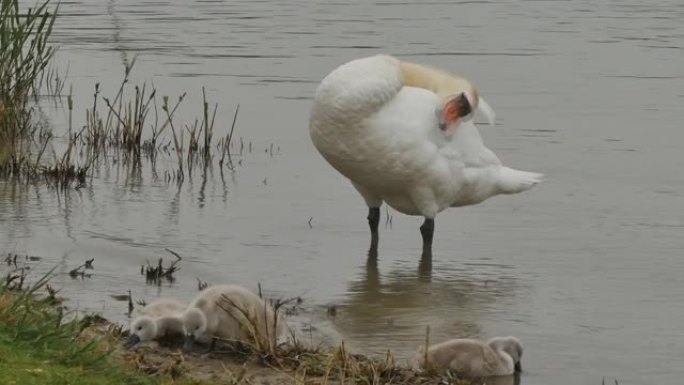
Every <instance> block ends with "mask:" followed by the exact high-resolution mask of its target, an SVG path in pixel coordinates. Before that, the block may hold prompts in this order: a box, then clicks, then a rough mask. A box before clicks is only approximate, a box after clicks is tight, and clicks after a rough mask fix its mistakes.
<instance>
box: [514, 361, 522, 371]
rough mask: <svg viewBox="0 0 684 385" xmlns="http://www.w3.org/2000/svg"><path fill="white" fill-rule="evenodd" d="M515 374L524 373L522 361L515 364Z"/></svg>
mask: <svg viewBox="0 0 684 385" xmlns="http://www.w3.org/2000/svg"><path fill="white" fill-rule="evenodd" d="M515 372H516V373H520V372H522V365H520V361H518V362H516V363H515Z"/></svg>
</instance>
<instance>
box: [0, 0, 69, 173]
mask: <svg viewBox="0 0 684 385" xmlns="http://www.w3.org/2000/svg"><path fill="white" fill-rule="evenodd" d="M48 4H49V0H46V1H44V2H42V3H38V4H37V5H36V6H35V7H33V8H28V9H27V10H20V8H19V0H2V1H0V172H2V173H3V174H8V175H12V174H18V173H20V172H21V171H22V170H24V169H25V168H27V167H31V165H33V164H34V161H32V156H31V154H32V153H33V152H34V148H35V147H36V146H35V145H36V143H35V139H36V137H38V138H39V139H41V138H42V139H44V140H45V141H47V140H49V138H45V136H44V135H39V134H40V133H39V132H38V127H37V126H36V125H35V124H34V120H33V108H32V104H31V102H30V100H29V98H30V96H31V94H32V91H33V90H34V88H35V87H36V83H37V82H39V81H40V79H41V77H42V74H43V71H44V70H45V68H46V66H47V65H48V64H49V62H50V60H51V59H52V56H53V54H54V48H53V47H52V46H50V45H48V38H49V37H50V34H51V32H52V27H53V25H54V22H55V17H56V12H57V7H55V9H50V7H49V6H48ZM37 147H38V148H41V146H40V145H39V146H37ZM42 147H43V148H44V146H42ZM38 157H40V155H38Z"/></svg>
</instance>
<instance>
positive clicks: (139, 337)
mask: <svg viewBox="0 0 684 385" xmlns="http://www.w3.org/2000/svg"><path fill="white" fill-rule="evenodd" d="M186 308H187V305H186V304H184V303H182V302H180V301H178V300H176V299H174V298H158V299H155V300H154V301H152V302H150V303H149V304H147V305H146V306H145V307H143V308H142V309H141V310H140V312H139V314H140V316H139V317H136V318H135V319H134V320H133V322H131V328H130V329H131V330H130V333H131V334H130V335H129V337H128V339H127V340H126V342H125V343H124V346H125V347H126V348H131V347H133V346H134V345H136V344H137V343H139V342H145V341H150V340H154V339H157V338H159V337H164V336H166V335H173V334H178V335H179V336H180V335H182V333H183V323H182V320H181V318H180V315H181V314H182V313H183V312H184V311H185V309H186Z"/></svg>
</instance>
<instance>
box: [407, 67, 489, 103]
mask: <svg viewBox="0 0 684 385" xmlns="http://www.w3.org/2000/svg"><path fill="white" fill-rule="evenodd" d="M399 68H400V71H401V81H402V83H403V84H404V85H405V86H408V87H416V88H424V89H426V90H430V91H432V92H434V93H435V94H437V95H438V96H439V97H440V98H441V99H443V100H444V99H446V98H448V97H449V96H453V95H455V94H458V93H460V92H466V93H468V94H469V95H470V96H471V97H472V103H473V108H474V109H477V105H478V100H479V97H478V93H477V89H476V88H475V87H474V86H473V85H472V84H470V82H469V81H468V80H466V79H464V78H462V77H459V76H456V75H453V74H450V73H448V72H445V71H441V70H438V69H435V68H431V67H427V66H424V65H421V64H417V63H410V62H405V61H400V62H399Z"/></svg>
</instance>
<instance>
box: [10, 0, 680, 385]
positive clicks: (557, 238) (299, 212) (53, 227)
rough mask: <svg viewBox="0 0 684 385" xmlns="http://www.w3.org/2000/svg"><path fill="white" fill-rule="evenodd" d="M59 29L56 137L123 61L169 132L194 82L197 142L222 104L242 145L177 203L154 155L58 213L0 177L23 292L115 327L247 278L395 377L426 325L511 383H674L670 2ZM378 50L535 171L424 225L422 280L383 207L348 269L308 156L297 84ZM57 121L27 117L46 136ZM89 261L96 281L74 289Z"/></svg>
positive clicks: (102, 11) (39, 193) (345, 240)
mask: <svg viewBox="0 0 684 385" xmlns="http://www.w3.org/2000/svg"><path fill="white" fill-rule="evenodd" d="M60 10H61V12H62V13H63V15H62V16H61V18H60V19H59V20H58V22H57V24H56V26H55V32H54V37H53V41H54V43H56V44H58V45H59V46H60V50H59V53H58V55H57V63H58V64H59V68H61V69H65V68H67V66H68V68H69V78H68V84H70V85H73V94H74V100H75V115H74V126H77V127H79V126H81V125H82V124H83V122H84V121H85V108H86V107H88V106H90V105H91V103H92V94H93V92H94V87H95V83H98V82H99V83H100V87H101V89H102V90H103V91H102V92H103V94H105V95H108V96H109V97H111V96H113V95H114V94H115V92H116V90H117V89H118V85H119V82H120V79H121V77H122V75H123V66H124V63H130V62H131V61H132V60H133V57H134V56H135V55H136V54H137V55H139V56H138V57H137V62H136V64H135V67H134V70H133V73H132V79H131V84H140V83H142V82H143V81H147V82H148V84H149V82H154V85H155V87H156V88H157V89H158V92H159V94H160V95H170V96H171V98H172V99H174V98H176V97H177V96H178V95H179V94H180V93H181V92H183V91H187V92H188V98H187V99H186V101H185V102H184V104H183V106H182V108H181V109H180V110H179V113H178V119H179V120H180V121H185V122H188V123H190V122H192V120H193V119H194V118H195V117H196V116H198V115H199V112H200V111H201V109H200V106H201V87H202V86H204V87H206V93H207V96H208V98H209V100H210V101H211V102H212V103H213V102H218V103H219V110H218V114H217V119H216V122H217V123H216V131H217V134H216V136H217V137H218V136H219V135H225V134H226V132H227V131H228V130H229V129H230V123H231V121H232V117H233V113H234V110H235V106H236V105H237V104H238V103H239V104H240V114H239V118H238V123H237V127H236V137H242V138H243V140H244V143H245V145H247V144H248V143H251V144H252V147H253V148H252V152H251V153H250V152H249V151H248V150H247V149H245V150H244V151H243V154H242V155H241V156H240V155H236V160H240V161H241V162H242V165H240V166H238V167H237V168H236V170H235V171H234V172H230V171H229V170H224V177H223V178H221V176H220V170H219V168H218V165H216V164H214V165H213V167H209V168H208V169H207V170H206V171H204V170H202V169H201V168H200V169H198V170H196V171H195V172H194V173H193V175H192V177H191V178H190V177H186V180H185V183H183V185H182V186H181V187H180V188H179V187H178V186H177V185H176V184H174V183H167V182H166V181H165V180H164V175H165V174H164V173H165V172H167V171H168V170H173V168H174V167H175V166H174V162H175V159H174V158H173V156H172V155H173V154H162V155H160V158H159V159H158V161H157V164H156V166H155V169H154V171H156V174H155V172H153V167H152V165H151V164H150V163H149V162H143V163H142V165H141V166H140V167H139V168H131V167H129V166H127V165H126V162H124V161H123V159H119V158H118V156H117V155H116V154H109V155H108V157H107V159H106V161H105V162H103V163H102V165H101V166H100V167H98V168H97V169H96V170H95V171H94V172H93V173H92V179H90V178H89V180H88V183H87V184H86V186H85V187H83V188H81V189H79V190H72V191H70V192H69V193H68V194H66V195H64V194H59V193H58V192H56V191H54V190H50V189H48V188H47V187H45V186H43V185H42V184H37V185H33V184H28V185H26V184H21V185H16V184H13V183H11V182H8V181H0V219H1V222H0V242H1V244H2V245H3V246H4V248H3V249H4V250H0V251H5V252H13V253H14V252H17V253H22V254H26V253H28V254H31V255H37V256H39V257H41V258H42V260H41V261H39V262H36V263H33V264H32V266H33V268H34V270H35V274H38V273H39V272H41V271H47V269H49V268H51V267H52V266H55V265H58V272H59V274H60V275H59V276H58V277H57V278H56V279H55V282H54V286H56V287H61V288H63V289H62V290H63V291H62V293H61V294H63V295H65V296H66V297H68V298H69V301H68V302H67V305H69V306H70V307H71V308H75V309H79V310H82V311H93V310H94V311H100V312H102V313H103V314H104V315H105V316H106V317H109V318H111V319H114V320H118V321H121V322H128V321H127V317H126V314H125V313H126V307H127V306H126V304H125V302H117V301H115V300H114V299H112V298H111V297H110V295H113V294H124V293H126V292H127V290H128V289H130V290H131V291H132V293H133V296H134V298H142V299H147V300H149V299H151V298H154V297H155V296H158V295H174V296H178V297H179V298H181V299H184V300H190V299H191V298H192V297H193V296H194V294H195V293H196V290H197V281H196V278H200V279H202V280H203V281H207V282H209V283H231V282H232V283H239V284H243V285H245V286H247V287H249V288H252V289H255V290H256V287H257V284H258V283H261V285H262V287H263V289H264V291H265V292H266V294H267V295H269V296H277V297H292V296H301V297H302V299H303V300H304V303H303V304H302V306H303V307H304V309H303V310H302V312H300V313H299V314H298V315H296V316H294V317H293V321H292V322H293V325H294V327H295V328H296V329H297V332H298V333H300V334H301V335H302V336H304V337H305V338H306V337H307V336H308V337H310V338H311V339H312V340H313V339H322V340H325V341H328V342H331V343H335V342H339V341H341V340H344V341H345V343H346V344H347V346H350V347H351V348H352V349H355V350H357V351H359V352H363V353H368V354H384V353H385V351H386V350H387V349H390V350H391V351H392V352H393V353H394V354H395V355H396V356H397V357H398V358H400V359H406V358H408V357H410V356H411V355H412V354H413V353H414V352H415V351H416V349H417V348H418V346H419V345H420V344H421V343H422V342H423V340H424V333H425V327H426V326H427V325H430V327H431V335H432V340H433V341H439V340H443V339H446V338H451V337H476V338H489V337H491V336H495V335H509V334H512V335H516V336H518V337H519V338H521V339H522V341H523V342H524V344H525V353H524V356H523V367H524V369H525V372H524V373H523V376H522V381H521V383H522V384H525V385H531V384H539V385H547V384H572V385H577V384H591V385H594V384H600V383H601V380H602V378H604V377H605V378H606V379H610V383H612V378H617V379H618V380H619V382H620V384H621V385H629V384H647V383H649V384H679V383H681V378H682V376H684V366H682V365H681V363H682V362H683V361H684V333H682V331H681V324H682V319H684V300H683V299H682V298H684V296H683V294H684V277H683V276H682V271H684V259H683V258H682V249H683V246H684V241H683V239H684V237H683V235H684V220H683V219H682V213H683V212H684V199H683V198H684V192H683V191H684V189H683V187H684V173H683V172H682V170H683V169H684V156H682V152H681V151H682V150H681V149H682V141H684V133H683V131H682V122H683V121H684V108H682V107H683V104H684V22H682V20H684V3H681V1H648V2H640V1H633V0H630V1H621V2H613V1H604V2H593V1H511V2H492V1H458V2H451V1H429V2H397V1H379V2H366V1H352V2H333V1H324V2H314V1H286V2H285V1H283V2H278V1H273V0H263V1H222V0H207V1H181V0H168V1H135V2H134V1H128V0H125V1H124V0H111V1H107V2H104V1H103V2H92V1H63V2H62V3H61V5H60ZM379 52H384V53H390V54H394V55H397V56H399V57H401V58H402V59H404V60H411V61H418V62H423V63H427V64H430V65H433V66H437V67H442V68H445V69H448V70H451V71H455V72H458V73H461V74H463V75H464V76H466V77H468V78H469V79H471V80H472V81H473V82H474V83H475V84H477V85H478V88H479V89H480V91H481V94H482V95H484V96H485V98H486V99H487V100H488V101H489V103H490V104H491V105H492V106H493V107H494V109H495V110H496V112H497V120H498V122H497V125H496V126H493V127H490V126H486V125H482V126H481V128H480V130H481V133H482V135H483V138H484V140H485V142H486V144H487V145H488V146H489V147H490V148H491V149H493V150H494V151H495V152H496V153H497V154H498V155H499V156H500V157H501V159H502V160H503V161H504V162H505V163H506V164H507V165H510V166H511V167H514V168H519V169H523V170H530V171H537V172H542V173H544V174H545V175H546V180H545V182H544V183H543V184H541V185H539V186H537V187H535V188H534V189H533V190H530V191H528V192H525V193H523V194H519V195H515V196H502V197H496V198H493V199H491V200H489V201H486V202H484V203H482V204H480V205H477V206H472V207H467V208H460V209H451V210H447V211H445V212H443V213H441V214H440V215H439V216H438V217H437V220H436V232H435V241H434V259H433V261H432V264H431V266H430V265H426V264H421V262H420V247H421V243H420V242H421V241H420V234H419V232H418V226H419V225H420V223H421V222H422V219H421V218H418V217H407V216H404V215H401V214H398V213H396V212H394V211H393V210H391V209H390V210H388V211H386V210H385V208H383V209H382V214H383V217H382V220H381V238H380V256H379V261H378V262H377V263H370V264H367V263H366V250H367V247H368V242H369V233H368V229H367V224H366V219H365V216H366V210H367V209H366V207H365V204H364V203H363V200H362V199H361V198H360V196H358V194H357V193H356V191H355V190H354V189H353V187H352V186H351V185H350V184H349V183H348V182H347V181H346V180H344V179H343V178H342V177H341V176H340V175H339V174H337V173H336V172H335V171H334V170H333V169H332V167H330V166H329V165H328V164H327V163H325V161H324V160H323V158H322V157H321V156H320V155H319V154H318V153H317V152H316V150H315V149H314V147H313V146H312V144H311V142H310V139H309V134H308V112H309V106H310V103H311V97H312V95H313V92H314V90H315V87H316V84H317V82H318V81H320V79H321V78H322V77H323V76H325V74H327V73H328V72H329V71H330V70H332V69H333V68H334V67H335V66H337V65H339V64H341V63H343V62H345V61H347V60H351V59H354V58H357V57H362V56H366V55H373V54H376V53H379ZM67 88H68V86H67ZM66 92H67V91H65V93H66ZM64 104H65V101H64V100H62V101H61V102H55V101H54V100H52V99H50V100H44V101H43V102H42V103H41V106H42V107H43V112H44V114H45V116H46V118H47V119H48V120H49V122H50V124H51V125H52V126H53V127H54V128H55V130H56V131H57V132H62V133H63V132H65V131H66V130H67V125H68V123H67V122H68V117H67V116H68V115H67V112H66V110H65V109H64V108H63V107H64ZM148 134H149V132H148ZM167 140H168V138H167ZM271 145H273V147H271ZM271 149H272V150H271ZM155 175H156V176H155ZM387 213H389V215H390V216H391V217H392V221H391V223H390V222H389V221H387V220H386V214H387ZM309 221H310V222H309ZM165 248H169V249H172V250H174V251H176V252H178V253H179V254H181V255H182V256H183V257H184V259H183V261H182V262H181V270H180V272H179V273H178V275H177V280H176V281H175V282H174V283H164V284H163V285H162V286H161V287H156V286H150V285H146V284H145V282H144V279H143V277H141V276H140V266H141V265H143V264H145V261H146V260H150V261H156V259H157V258H159V257H160V256H162V257H164V258H165V261H168V260H170V259H169V258H170V254H168V253H167V252H166V251H164V249H165ZM90 258H95V262H94V267H95V270H93V271H90V272H92V274H93V277H92V278H90V279H76V280H72V279H71V278H70V277H69V276H68V274H67V273H68V271H69V270H71V269H73V268H74V267H76V266H78V265H79V264H81V263H82V262H83V261H84V260H86V259H90ZM332 304H334V305H335V306H336V307H337V315H336V316H334V317H332V316H328V315H327V312H326V308H327V307H328V306H329V305H332ZM309 324H311V325H312V328H309V326H308V325H309ZM308 330H312V331H311V332H309V331H308ZM314 331H315V333H314Z"/></svg>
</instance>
